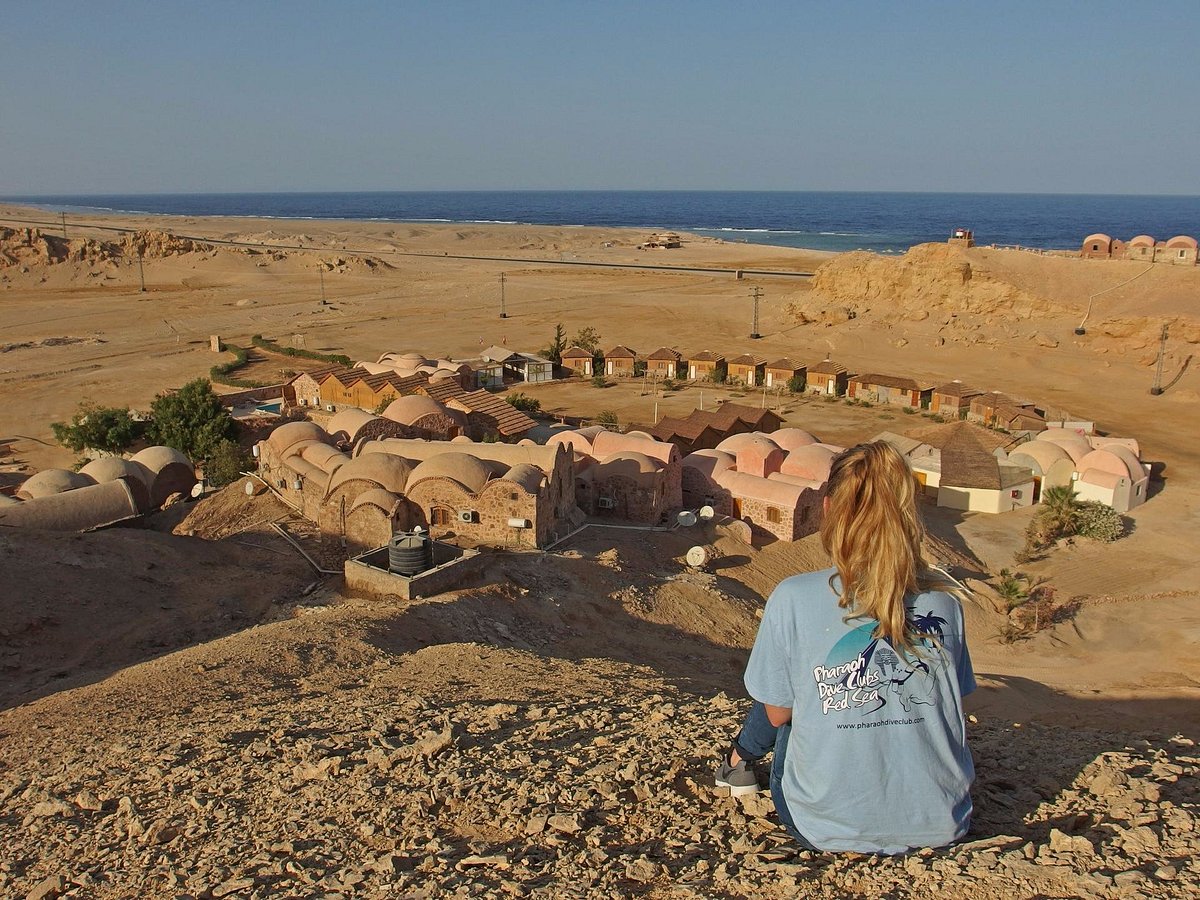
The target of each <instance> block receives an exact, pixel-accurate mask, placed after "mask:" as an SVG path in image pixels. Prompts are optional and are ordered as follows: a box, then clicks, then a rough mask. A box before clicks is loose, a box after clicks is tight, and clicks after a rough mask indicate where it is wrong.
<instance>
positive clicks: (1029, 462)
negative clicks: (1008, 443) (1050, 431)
mask: <svg viewBox="0 0 1200 900" xmlns="http://www.w3.org/2000/svg"><path fill="white" fill-rule="evenodd" d="M1064 459H1065V460H1066V461H1067V462H1069V463H1071V464H1072V465H1074V460H1072V458H1071V454H1070V453H1068V452H1067V449H1066V448H1065V447H1063V446H1062V445H1061V444H1056V443H1054V442H1053V441H1028V442H1027V443H1024V444H1022V445H1021V446H1020V447H1017V448H1016V449H1015V450H1013V451H1012V452H1011V453H1010V454H1009V455H1008V461H1009V462H1010V463H1012V464H1013V465H1023V466H1028V467H1029V468H1031V469H1033V474H1035V475H1045V474H1046V473H1047V472H1049V471H1050V467H1051V466H1052V465H1054V464H1055V463H1056V462H1059V461H1060V460H1064Z"/></svg>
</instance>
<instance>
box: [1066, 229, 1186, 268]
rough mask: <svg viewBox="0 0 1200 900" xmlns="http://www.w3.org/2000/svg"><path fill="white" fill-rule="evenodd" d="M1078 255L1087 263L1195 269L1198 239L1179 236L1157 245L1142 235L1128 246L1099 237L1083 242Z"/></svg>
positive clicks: (1090, 236)
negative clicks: (1116, 262) (1123, 261)
mask: <svg viewBox="0 0 1200 900" xmlns="http://www.w3.org/2000/svg"><path fill="white" fill-rule="evenodd" d="M1079 255H1080V256H1081V257H1083V258H1084V259H1135V260H1141V261H1143V262H1149V263H1168V264H1170V265H1175V266H1194V265H1196V262H1197V256H1198V254H1197V244H1196V239H1195V238H1194V237H1189V236H1188V235H1186V234H1178V235H1176V236H1175V237H1173V238H1171V239H1170V240H1169V241H1156V240H1155V239H1154V238H1152V237H1151V236H1150V235H1148V234H1139V235H1138V236H1137V237H1135V238H1133V239H1132V240H1131V241H1129V242H1128V243H1126V242H1125V241H1121V240H1117V239H1116V238H1112V237H1109V236H1108V235H1107V234H1100V233H1097V234H1089V235H1088V236H1087V237H1086V238H1084V239H1083V247H1082V248H1081V249H1080V251H1079Z"/></svg>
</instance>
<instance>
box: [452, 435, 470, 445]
mask: <svg viewBox="0 0 1200 900" xmlns="http://www.w3.org/2000/svg"><path fill="white" fill-rule="evenodd" d="M450 443H451V444H473V443H475V442H474V441H473V440H471V436H470V435H466V434H456V435H455V436H454V437H452V438H450Z"/></svg>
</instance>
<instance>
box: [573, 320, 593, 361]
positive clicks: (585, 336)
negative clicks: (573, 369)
mask: <svg viewBox="0 0 1200 900" xmlns="http://www.w3.org/2000/svg"><path fill="white" fill-rule="evenodd" d="M571 346H573V347H578V348H579V349H580V350H586V351H588V353H591V354H592V355H593V356H595V355H596V354H597V353H599V352H600V332H599V331H597V330H596V329H595V328H593V327H592V326H591V325H588V326H587V327H586V328H580V329H579V330H578V331H577V332H575V337H573V338H571Z"/></svg>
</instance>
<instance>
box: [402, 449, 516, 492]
mask: <svg viewBox="0 0 1200 900" xmlns="http://www.w3.org/2000/svg"><path fill="white" fill-rule="evenodd" d="M494 474H495V472H494V471H493V470H492V469H491V468H490V467H489V466H487V465H485V464H484V462H483V460H481V459H479V458H478V457H476V456H471V455H470V454H467V453H458V452H455V451H453V450H452V451H450V452H449V453H439V454H438V455H437V456H431V457H429V459H427V460H425V461H424V462H422V463H421V464H420V465H418V466H417V467H416V468H415V469H413V470H412V475H410V476H409V484H411V485H414V486H415V485H416V484H418V483H419V482H420V481H421V480H422V479H425V478H449V479H451V480H452V481H457V482H458V483H459V484H461V485H462V486H463V487H465V488H466V489H467V490H468V491H470V492H471V493H472V494H478V493H479V492H480V491H481V490H483V486H484V485H485V484H487V483H488V482H489V481H490V480H491V479H492V477H493V475H494Z"/></svg>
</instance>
